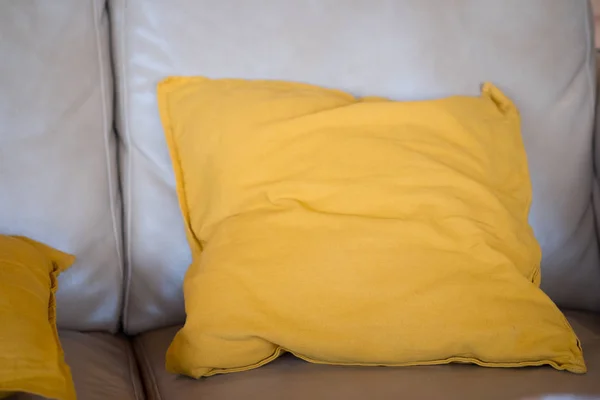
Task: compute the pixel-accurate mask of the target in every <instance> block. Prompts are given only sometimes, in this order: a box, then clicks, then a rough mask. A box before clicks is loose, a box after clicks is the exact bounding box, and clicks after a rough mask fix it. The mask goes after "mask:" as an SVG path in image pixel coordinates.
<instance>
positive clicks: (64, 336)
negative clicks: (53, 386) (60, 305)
mask: <svg viewBox="0 0 600 400" xmlns="http://www.w3.org/2000/svg"><path fill="white" fill-rule="evenodd" d="M59 334H60V340H61V343H62V346H63V349H64V351H65V355H66V359H67V363H68V364H69V366H70V367H71V372H72V374H73V380H74V381H75V389H76V390H77V398H78V400H142V399H143V398H144V394H143V387H142V385H141V382H140V378H139V372H138V368H137V364H136V361H135V357H134V354H133V349H132V348H131V343H130V341H129V340H127V339H125V337H123V336H115V335H111V334H109V333H96V332H93V333H81V332H74V331H61V332H59ZM12 399H13V398H11V400H12ZM14 399H15V400H34V399H36V400H37V399H39V397H37V396H30V395H24V394H21V395H17V396H14Z"/></svg>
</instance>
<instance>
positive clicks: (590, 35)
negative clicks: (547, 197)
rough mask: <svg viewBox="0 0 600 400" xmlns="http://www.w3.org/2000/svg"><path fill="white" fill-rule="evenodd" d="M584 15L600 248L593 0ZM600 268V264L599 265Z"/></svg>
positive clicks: (594, 212) (594, 202) (593, 196)
mask: <svg viewBox="0 0 600 400" xmlns="http://www.w3.org/2000/svg"><path fill="white" fill-rule="evenodd" d="M584 13H585V15H584V17H585V36H586V49H587V51H586V55H585V57H586V63H585V65H586V66H588V68H586V78H587V81H588V88H589V92H590V101H589V104H590V107H591V108H592V110H591V111H592V135H591V136H592V137H591V140H590V145H591V146H592V187H591V195H590V203H591V208H592V215H593V217H594V222H595V224H594V234H595V238H596V247H597V248H599V249H600V237H599V236H598V234H599V233H600V215H598V213H599V212H600V209H599V208H598V205H599V204H600V201H599V199H598V167H599V166H598V165H597V163H596V159H597V157H598V156H599V155H598V154H597V146H598V145H597V143H596V141H597V140H598V131H597V130H598V128H599V127H598V116H597V115H596V113H597V112H598V111H599V110H600V108H599V107H598V104H597V102H598V86H597V85H598V57H597V55H596V54H595V53H596V49H595V43H594V34H595V32H594V30H593V29H592V27H595V23H594V12H593V10H592V4H591V2H588V4H587V7H585V8H584ZM594 62H595V64H596V68H594V73H595V75H594V76H592V72H591V68H589V66H590V65H593V63H594ZM598 268H599V269H600V265H599V266H598Z"/></svg>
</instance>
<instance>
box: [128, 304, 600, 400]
mask: <svg viewBox="0 0 600 400" xmlns="http://www.w3.org/2000/svg"><path fill="white" fill-rule="evenodd" d="M567 317H568V318H569V321H570V322H571V324H572V326H573V328H574V329H575V331H576V332H577V334H578V335H579V338H580V340H581V341H582V343H583V348H584V354H585V357H586V361H587V365H588V369H589V372H588V373H587V375H583V376H580V375H574V374H571V373H568V372H559V371H555V370H553V369H551V368H549V367H548V368H546V367H544V368H525V369H497V368H483V367H475V366H470V365H449V366H448V365H446V366H435V367H407V368H384V367H381V368H378V367H373V368H367V367H362V368H361V367H334V366H324V365H314V364H309V363H306V362H304V361H300V360H298V359H295V358H293V357H292V356H283V357H281V358H280V359H278V360H276V361H274V362H272V363H271V364H268V365H266V366H264V367H261V368H259V369H256V370H253V371H248V372H240V373H234V374H228V375H217V376H214V377H210V378H204V379H201V380H197V381H196V380H192V379H189V378H185V377H179V376H175V375H171V374H168V373H167V372H166V371H165V368H164V364H165V357H164V354H165V351H166V350H167V347H168V345H169V343H170V341H171V339H172V338H173V336H174V335H175V332H176V331H177V327H170V328H163V329H160V330H156V331H152V332H149V333H145V334H142V335H140V336H138V337H137V338H136V339H134V348H135V351H136V354H137V356H138V360H139V363H140V367H141V369H142V371H143V373H142V376H143V380H144V384H145V386H146V388H147V395H148V398H149V399H152V400H159V399H160V400H188V399H189V400H191V399H194V400H196V399H205V400H230V399H262V400H269V399H273V400H279V399H286V400H296V399H297V400H306V399H348V400H350V399H368V400H371V399H411V400H412V399H473V400H481V399H486V400H491V399H498V400H510V399H519V398H522V397H526V396H541V395H544V394H557V393H576V394H580V395H597V396H600V314H592V313H583V312H568V313H567Z"/></svg>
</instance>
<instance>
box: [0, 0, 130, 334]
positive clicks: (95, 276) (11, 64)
mask: <svg viewBox="0 0 600 400" xmlns="http://www.w3.org/2000/svg"><path fill="white" fill-rule="evenodd" d="M0 60H1V61H0V233H3V234H12V235H24V236H28V237H31V238H32V239H35V240H38V241H41V242H44V243H47V244H48V245H51V246H52V247H55V248H57V249H60V250H62V251H65V252H68V253H71V254H73V255H75V256H76V258H77V261H76V263H75V264H74V265H73V266H72V267H71V268H70V269H69V270H68V271H66V272H65V273H64V274H61V276H60V278H59V279H60V280H59V290H58V293H57V304H58V305H57V313H58V326H59V327H61V328H68V329H78V330H116V329H117V327H118V324H119V315H120V311H121V297H122V296H121V293H122V282H123V280H122V268H121V260H122V258H121V257H120V251H121V237H120V236H121V233H120V232H121V223H120V212H121V211H120V210H121V207H120V200H119V193H118V185H117V182H118V171H117V164H116V161H117V159H116V143H115V142H116V136H115V135H114V131H113V129H112V121H113V113H112V97H113V89H112V87H113V84H112V76H111V66H110V49H109V25H108V14H107V9H106V4H105V1H103V0H97V1H96V0H93V1H92V0H61V1H52V2H46V1H42V0H39V1H3V2H0Z"/></svg>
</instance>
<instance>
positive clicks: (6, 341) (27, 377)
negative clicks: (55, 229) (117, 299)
mask: <svg viewBox="0 0 600 400" xmlns="http://www.w3.org/2000/svg"><path fill="white" fill-rule="evenodd" d="M74 260H75V258H74V257H73V256H71V255H68V254H65V253H62V252H60V251H58V250H55V249H53V248H51V247H48V246H46V245H44V244H41V243H38V242H36V241H33V240H31V239H28V238H24V237H15V236H4V235H0V321H2V324H1V326H0V397H2V396H3V395H4V396H6V395H8V394H11V393H14V392H25V393H32V394H36V395H40V396H44V397H47V398H50V399H60V400H74V399H75V398H76V396H75V388H74V385H73V379H72V377H71V372H70V370H69V367H68V366H67V364H66V363H65V360H64V353H63V351H62V348H61V345H60V341H59V339H58V333H57V331H56V301H55V297H54V296H55V292H56V289H57V276H58V274H59V273H60V272H62V271H64V270H65V269H67V268H68V267H69V266H70V265H71V264H72V263H73V261H74Z"/></svg>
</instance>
